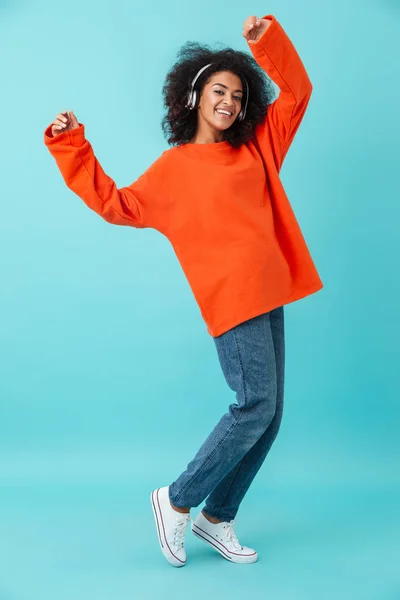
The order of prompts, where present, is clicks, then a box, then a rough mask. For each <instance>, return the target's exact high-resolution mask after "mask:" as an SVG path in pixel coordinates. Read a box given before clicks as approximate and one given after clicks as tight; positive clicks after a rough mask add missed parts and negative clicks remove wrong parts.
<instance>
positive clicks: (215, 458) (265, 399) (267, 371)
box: [169, 313, 277, 507]
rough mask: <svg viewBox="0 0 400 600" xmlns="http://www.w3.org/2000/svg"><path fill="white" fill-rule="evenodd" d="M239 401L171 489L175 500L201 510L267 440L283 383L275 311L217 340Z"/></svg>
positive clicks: (231, 407) (224, 416) (175, 504)
mask: <svg viewBox="0 0 400 600" xmlns="http://www.w3.org/2000/svg"><path fill="white" fill-rule="evenodd" d="M214 340H215V343H216V347H217V352H218V357H219V360H220V363H221V366H222V370H223V373H224V376H225V378H226V381H227V383H228V385H229V387H230V388H231V389H232V390H233V391H235V392H236V400H237V403H232V404H230V405H229V410H228V412H226V413H225V414H224V415H223V416H222V417H221V419H220V421H219V422H218V423H217V425H216V427H215V428H214V430H213V431H212V432H211V433H210V435H209V436H208V438H207V439H206V440H205V442H204V443H203V445H202V446H201V447H200V449H199V450H198V452H197V454H196V456H195V457H194V458H193V460H192V461H191V462H190V463H189V464H188V466H187V468H186V470H185V471H184V472H183V473H182V474H181V475H180V476H179V477H178V479H177V480H176V481H174V482H173V483H172V484H171V485H170V486H169V497H170V502H171V503H172V504H173V505H174V506H178V507H192V506H198V505H199V504H200V503H201V502H202V501H203V500H204V499H205V498H206V497H207V496H208V495H209V494H210V493H211V492H212V490H213V489H214V488H215V486H216V485H217V484H218V482H219V481H221V479H223V478H224V477H226V475H227V474H228V473H229V472H230V471H231V469H233V468H234V467H235V465H237V463H238V462H239V461H240V460H241V459H242V458H243V457H244V456H245V455H246V454H247V452H248V451H249V450H250V448H251V447H252V446H253V445H254V444H255V443H256V442H257V440H259V439H260V438H261V436H262V435H263V433H264V432H265V430H266V429H267V428H268V426H269V425H270V423H271V421H272V420H273V418H274V415H275V410H276V394H277V379H276V369H275V358H274V352H275V351H274V343H273V339H272V332H271V327H270V313H265V314H263V315H259V316H257V317H255V318H253V319H249V320H248V321H245V322H243V323H240V324H239V325H237V326H236V327H234V328H232V329H230V330H229V331H227V332H226V333H224V334H222V335H221V336H218V337H217V338H214Z"/></svg>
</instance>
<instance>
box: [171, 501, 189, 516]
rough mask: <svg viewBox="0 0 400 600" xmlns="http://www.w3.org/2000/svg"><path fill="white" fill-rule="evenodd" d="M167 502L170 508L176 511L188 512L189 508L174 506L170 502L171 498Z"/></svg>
mask: <svg viewBox="0 0 400 600" xmlns="http://www.w3.org/2000/svg"><path fill="white" fill-rule="evenodd" d="M169 503H170V505H171V506H172V508H173V509H174V510H176V512H179V513H185V514H187V513H190V508H182V507H181V506H175V505H174V504H172V502H171V500H170V501H169Z"/></svg>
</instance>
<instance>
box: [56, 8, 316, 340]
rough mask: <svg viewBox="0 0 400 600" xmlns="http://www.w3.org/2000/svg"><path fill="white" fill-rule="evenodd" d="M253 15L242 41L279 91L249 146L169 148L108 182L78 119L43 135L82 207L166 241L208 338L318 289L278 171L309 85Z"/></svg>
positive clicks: (276, 29) (275, 33)
mask: <svg viewBox="0 0 400 600" xmlns="http://www.w3.org/2000/svg"><path fill="white" fill-rule="evenodd" d="M263 18H264V19H267V18H268V19H270V20H271V25H270V26H269V27H268V29H267V30H266V31H265V32H264V33H263V34H262V36H261V37H260V39H259V40H258V41H257V42H256V43H254V44H248V47H249V49H250V51H251V52H252V54H253V56H254V58H255V60H256V61H257V63H258V64H259V65H260V67H262V68H263V69H264V70H265V71H266V72H267V74H268V75H269V76H270V78H271V79H272V80H273V81H274V82H275V83H276V84H277V85H278V87H279V90H280V93H279V96H278V98H277V99H276V100H275V101H274V102H273V103H272V104H270V105H269V107H268V111H267V115H266V118H265V120H264V122H263V123H261V124H260V125H258V126H257V128H256V130H255V135H254V137H255V138H256V140H255V143H254V142H253V140H251V141H250V142H248V143H247V144H242V145H241V146H240V148H236V149H235V148H232V147H231V146H230V144H229V142H227V141H223V142H216V143H210V144H191V143H189V144H182V145H180V146H173V147H171V148H169V149H168V150H165V151H164V152H163V153H162V154H161V156H160V157H159V158H158V159H157V160H156V161H155V162H154V163H153V164H152V165H151V166H150V167H149V168H148V169H147V170H146V171H145V172H144V173H143V174H142V175H141V176H140V177H139V178H138V179H137V180H136V181H135V182H134V183H132V184H131V185H130V186H127V187H122V188H117V186H116V184H115V182H114V181H113V180H112V179H111V178H110V177H109V176H108V175H106V174H105V172H104V171H103V169H102V167H101V165H100V163H99V161H98V160H97V158H96V157H95V155H94V153H93V149H92V146H91V144H90V143H89V142H88V140H86V138H85V128H84V125H83V124H81V123H80V124H79V127H78V128H76V129H73V130H71V131H65V132H62V133H60V134H58V135H56V136H54V137H53V136H52V133H51V125H49V126H48V127H47V128H46V130H45V134H44V141H45V144H46V145H47V147H48V149H49V151H50V152H51V154H52V156H53V157H54V158H55V160H56V162H57V165H58V167H59V169H60V171H61V174H62V176H63V178H64V181H65V183H66V184H67V186H68V187H69V188H70V189H71V190H72V191H73V192H75V193H76V194H77V195H78V196H80V197H81V198H82V200H83V201H84V202H85V203H86V204H87V206H88V207H89V208H91V209H92V210H94V211H95V212H96V213H98V214H99V215H100V216H101V217H102V218H103V219H105V220H106V221H108V222H109V223H113V224H115V225H128V226H131V227H136V228H146V227H151V228H154V229H156V230H157V231H159V232H160V233H162V234H163V235H165V236H166V237H167V238H168V240H169V241H170V243H171V244H172V247H173V248H174V251H175V253H176V256H177V258H178V260H179V262H180V264H181V267H182V269H183V271H184V273H185V276H186V278H187V280H188V283H189V285H190V288H191V290H192V292H193V295H194V297H195V299H196V301H197V303H198V306H199V309H200V312H201V314H202V317H203V319H204V321H205V323H206V325H207V331H208V333H209V334H210V335H212V336H218V335H221V334H222V333H224V332H226V331H227V330H228V329H231V328H232V327H234V326H235V325H237V324H239V323H241V322H243V321H245V320H247V319H251V318H253V317H255V316H257V315H260V314H262V313H264V312H267V311H270V310H272V309H274V308H276V307H278V306H281V305H284V304H288V303H290V302H294V301H295V300H299V299H300V298H303V297H305V296H308V295H309V294H312V293H314V292H316V291H318V290H320V289H321V288H322V287H323V284H322V282H321V280H320V278H319V275H318V272H317V270H316V268H315V265H314V263H313V260H312V258H311V255H310V253H309V251H308V248H307V246H306V243H305V240H304V238H303V235H302V233H301V230H300V227H299V225H298V222H297V220H296V217H295V215H294V213H293V210H292V208H291V206H290V203H289V200H288V198H287V196H286V193H285V190H284V188H283V186H282V183H281V181H280V178H279V171H280V168H281V166H282V162H283V160H284V158H285V155H286V153H287V151H288V149H289V146H290V144H291V142H292V140H293V138H294V136H295V133H296V131H297V129H298V127H299V125H300V122H301V120H302V118H303V116H304V113H305V111H306V108H307V104H308V101H309V99H310V95H311V91H312V85H311V83H310V80H309V78H308V76H307V73H306V70H305V68H304V66H303V63H302V62H301V59H300V57H299V55H298V54H297V51H296V50H295V48H294V46H293V45H292V43H291V41H290V39H289V38H288V36H287V35H286V33H285V32H284V30H283V28H282V27H281V25H280V24H279V23H278V21H277V20H276V19H275V17H273V16H272V15H267V16H265V17H263ZM264 165H265V168H264Z"/></svg>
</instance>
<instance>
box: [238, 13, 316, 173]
mask: <svg viewBox="0 0 400 600" xmlns="http://www.w3.org/2000/svg"><path fill="white" fill-rule="evenodd" d="M262 18H263V19H269V20H270V21H271V24H270V26H269V27H268V29H267V30H266V31H265V32H264V33H263V34H262V35H261V37H260V38H259V40H258V41H257V42H255V43H252V44H249V45H248V46H249V48H250V50H251V52H252V54H253V56H254V58H255V60H256V61H257V63H258V64H259V66H260V67H261V68H262V69H263V70H264V71H265V72H266V73H267V75H268V76H269V77H270V78H271V79H272V80H273V81H274V82H275V83H276V84H277V86H278V87H279V90H280V93H279V96H278V97H277V99H276V100H275V101H274V102H272V104H270V105H269V106H268V110H267V114H266V118H265V120H264V122H263V123H261V124H260V125H258V126H257V127H256V130H255V136H256V138H257V141H258V142H259V144H260V147H261V150H262V149H263V146H264V145H265V144H270V146H272V151H273V153H274V158H275V164H276V166H277V169H278V171H279V169H280V168H281V166H282V163H283V160H284V158H285V156H286V153H287V151H288V149H289V147H290V144H291V143H292V141H293V139H294V136H295V134H296V132H297V130H298V128H299V126H300V123H301V121H302V119H303V116H304V114H305V111H306V108H307V105H308V102H309V100H310V96H311V92H312V84H311V81H310V79H309V77H308V75H307V71H306V69H305V67H304V65H303V63H302V61H301V59H300V56H299V55H298V53H297V51H296V49H295V47H294V46H293V44H292V42H291V41H290V39H289V37H288V36H287V34H286V33H285V31H284V30H283V28H282V26H281V25H280V24H279V23H278V21H277V20H276V19H275V17H274V16H272V15H267V16H265V17H262Z"/></svg>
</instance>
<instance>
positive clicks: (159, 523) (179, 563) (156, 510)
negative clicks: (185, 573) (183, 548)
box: [150, 489, 187, 567]
mask: <svg viewBox="0 0 400 600" xmlns="http://www.w3.org/2000/svg"><path fill="white" fill-rule="evenodd" d="M157 492H158V489H157V490H153V491H152V492H151V494H150V503H151V508H152V510H153V515H154V520H155V522H156V529H157V537H158V541H159V544H160V548H161V552H162V553H163V555H164V556H165V558H166V559H167V561H168V562H169V563H170V564H171V565H173V566H174V567H183V566H184V565H186V562H187V561H186V560H185V561H183V560H180V559H179V558H178V557H177V556H175V554H174V553H173V552H172V550H171V549H170V547H169V545H168V542H167V539H166V537H165V533H164V526H163V519H162V513H161V507H160V505H159V502H158V499H157Z"/></svg>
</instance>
